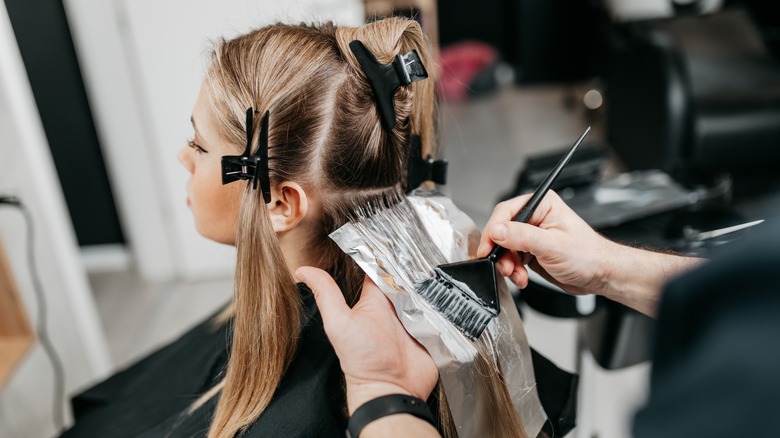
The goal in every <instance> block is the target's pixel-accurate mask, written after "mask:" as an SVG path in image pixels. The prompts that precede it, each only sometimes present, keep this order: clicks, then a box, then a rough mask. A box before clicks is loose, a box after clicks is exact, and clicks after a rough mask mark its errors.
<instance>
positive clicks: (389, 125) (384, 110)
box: [349, 40, 428, 131]
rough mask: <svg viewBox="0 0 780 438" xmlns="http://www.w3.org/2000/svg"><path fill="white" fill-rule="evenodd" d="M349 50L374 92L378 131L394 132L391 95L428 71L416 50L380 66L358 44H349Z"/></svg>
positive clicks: (370, 54)
mask: <svg viewBox="0 0 780 438" xmlns="http://www.w3.org/2000/svg"><path fill="white" fill-rule="evenodd" d="M349 48H350V50H352V53H354V54H355V58H357V60H358V63H360V68H361V69H362V70H363V73H364V74H365V75H366V78H368V82H369V84H371V89H372V90H374V95H375V98H376V104H377V107H378V108H379V115H380V116H381V117H380V118H381V119H382V127H384V129H385V130H386V131H390V130H392V129H393V128H395V105H393V95H394V94H395V90H397V89H398V87H400V86H402V85H409V84H411V83H412V82H415V81H419V80H422V79H425V78H427V77H428V71H427V70H425V66H424V65H423V63H422V61H421V60H420V55H418V54H417V50H412V51H411V52H409V53H407V54H406V55H401V54H400V53H399V54H398V55H395V60H394V61H393V62H392V63H391V64H380V63H379V62H378V61H377V60H376V58H375V57H374V55H373V54H372V53H371V52H370V51H369V50H368V49H367V48H366V46H365V45H363V43H362V42H361V41H360V40H354V41H352V42H351V43H349Z"/></svg>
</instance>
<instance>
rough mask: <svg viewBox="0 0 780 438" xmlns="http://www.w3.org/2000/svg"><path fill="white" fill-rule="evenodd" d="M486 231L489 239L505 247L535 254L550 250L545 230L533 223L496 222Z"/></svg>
mask: <svg viewBox="0 0 780 438" xmlns="http://www.w3.org/2000/svg"><path fill="white" fill-rule="evenodd" d="M488 233H489V236H490V240H492V241H493V242H495V243H497V244H499V245H501V246H503V247H504V248H506V249H510V250H513V251H519V252H528V253H531V254H533V255H537V256H538V255H540V254H546V253H548V252H549V251H550V241H549V239H548V238H547V236H546V234H547V231H546V230H543V229H541V228H539V227H536V226H534V225H530V224H524V223H521V222H512V221H509V222H498V223H495V224H493V225H492V226H491V227H490V229H489V230H488Z"/></svg>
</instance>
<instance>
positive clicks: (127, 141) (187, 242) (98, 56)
mask: <svg viewBox="0 0 780 438" xmlns="http://www.w3.org/2000/svg"><path fill="white" fill-rule="evenodd" d="M64 3H65V7H66V13H67V15H68V20H69V23H70V26H71V31H72V32H73V33H74V43H75V45H76V49H77V53H78V56H79V61H80V63H81V69H82V72H83V73H84V75H85V78H86V80H85V85H86V87H87V93H88V95H89V98H90V103H91V105H92V108H93V110H94V113H95V115H96V116H95V117H96V119H97V120H96V123H97V128H98V133H99V135H100V138H101V143H102V146H103V148H104V156H105V157H106V159H107V161H108V167H109V176H110V177H111V178H112V185H113V187H114V190H115V192H116V193H115V198H116V199H117V203H118V204H119V210H120V217H121V218H122V225H123V228H124V229H125V230H126V231H127V235H128V240H129V243H130V246H131V249H132V252H133V256H134V257H135V260H136V264H137V266H138V268H139V271H140V272H141V274H142V275H143V276H145V277H146V278H151V279H163V278H169V277H171V276H178V277H183V278H202V277H215V276H228V275H231V273H232V271H233V258H234V255H233V249H232V248H229V247H225V246H222V245H218V244H216V243H213V242H210V241H207V240H205V239H203V238H202V237H200V236H199V235H198V234H197V232H196V231H195V227H194V223H193V220H192V217H191V214H190V212H189V210H188V209H187V207H186V204H185V199H186V195H185V184H186V180H187V173H186V171H185V170H184V169H183V168H182V167H181V165H180V164H179V163H178V162H177V160H176V153H177V151H178V150H179V149H180V148H181V147H182V146H183V145H184V142H185V139H186V138H187V137H190V136H192V132H191V129H192V128H191V127H190V122H189V117H190V114H191V111H192V106H193V104H194V102H195V98H196V96H197V93H198V89H199V88H200V82H201V77H202V74H203V71H204V67H205V62H204V60H205V55H206V54H207V53H208V49H209V47H210V43H211V42H212V41H214V40H216V39H217V38H218V37H230V36H233V35H236V34H238V33H241V32H245V31H247V30H249V29H252V28H255V27H259V26H262V25H265V24H269V23H273V22H276V21H284V22H300V21H322V20H324V19H332V20H334V21H336V22H339V23H345V24H352V25H356V24H360V23H362V22H363V2H362V0H309V1H287V2H280V1H271V0H255V1H250V0H228V1H220V2H214V1H210V0H167V1H165V2H159V1H156V0H112V1H106V0H65V2H64Z"/></svg>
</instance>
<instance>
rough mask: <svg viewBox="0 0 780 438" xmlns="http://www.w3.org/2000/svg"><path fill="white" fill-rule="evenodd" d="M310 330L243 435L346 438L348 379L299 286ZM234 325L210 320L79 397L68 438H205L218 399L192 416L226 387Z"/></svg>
mask: <svg viewBox="0 0 780 438" xmlns="http://www.w3.org/2000/svg"><path fill="white" fill-rule="evenodd" d="M299 289H301V296H302V298H303V307H304V313H305V314H306V317H305V321H306V322H305V326H304V327H303V330H302V332H301V336H300V344H299V347H298V353H297V355H296V357H295V359H294V360H293V362H292V364H291V365H290V368H289V369H288V371H287V373H286V374H285V375H284V377H283V378H282V381H281V385H280V386H279V388H278V389H277V391H276V393H275V394H274V398H273V400H272V401H271V403H270V405H269V406H268V407H267V408H266V410H265V411H264V412H263V414H262V415H261V416H260V417H259V418H258V419H257V421H255V423H254V424H253V425H252V426H251V427H250V429H249V430H248V431H247V432H246V433H245V434H243V435H241V436H242V437H260V436H263V437H314V436H317V437H319V436H333V437H335V436H338V437H343V436H344V431H345V430H346V410H345V405H346V401H345V397H344V384H343V375H342V373H341V369H340V367H339V362H338V358H337V357H336V354H335V353H334V351H333V348H332V347H331V345H330V343H329V342H328V339H327V337H326V336H325V332H324V330H323V328H322V321H321V319H320V315H319V312H318V311H317V306H316V303H315V302H314V297H313V295H312V294H311V291H309V290H308V289H307V288H306V287H305V286H304V285H299ZM229 330H230V324H225V325H223V326H222V327H220V328H215V327H214V325H213V323H212V322H211V319H209V320H206V321H205V322H204V323H202V324H200V325H198V326H197V327H195V328H194V329H192V330H190V331H189V332H187V333H186V334H184V335H183V336H182V337H180V338H179V339H177V340H176V341H174V342H173V343H171V344H170V345H168V346H166V347H163V348H162V349H160V350H158V351H156V352H155V353H153V354H151V355H150V356H148V357H146V358H144V359H142V360H141V361H140V362H138V363H136V364H135V365H132V366H131V367H130V368H128V369H126V370H124V371H122V372H120V373H118V374H115V375H114V376H112V377H110V378H109V379H108V380H106V381H104V382H102V383H100V384H98V385H96V386H94V387H93V388H91V389H88V390H87V391H85V392H84V393H82V394H80V395H78V396H76V397H75V398H74V399H73V410H74V416H75V418H76V423H75V425H74V426H73V427H72V428H71V429H70V430H68V431H66V432H65V433H64V435H63V437H67V438H71V437H90V438H93V437H112V438H120V437H203V436H206V434H207V432H208V429H209V425H210V423H211V418H212V416H213V414H214V410H215V407H216V402H217V398H216V397H214V398H212V399H211V400H210V401H209V402H207V403H206V404H205V405H204V406H203V407H201V408H200V409H198V410H197V411H195V412H194V413H193V414H191V415H186V411H187V409H188V408H189V407H190V405H191V404H192V402H193V401H195V400H196V399H198V397H199V396H200V395H201V394H203V393H204V392H206V391H207V390H208V389H209V388H211V387H212V386H214V384H215V383H217V382H219V380H220V379H221V377H222V376H223V375H224V370H225V366H226V364H227V354H228V337H229V334H230V333H229Z"/></svg>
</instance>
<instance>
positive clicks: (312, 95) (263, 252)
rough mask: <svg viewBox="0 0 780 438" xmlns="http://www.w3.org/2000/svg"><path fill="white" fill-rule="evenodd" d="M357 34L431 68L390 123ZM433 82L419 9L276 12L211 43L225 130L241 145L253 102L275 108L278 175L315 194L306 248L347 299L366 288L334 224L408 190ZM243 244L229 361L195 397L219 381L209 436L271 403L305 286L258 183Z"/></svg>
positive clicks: (233, 429)
mask: <svg viewBox="0 0 780 438" xmlns="http://www.w3.org/2000/svg"><path fill="white" fill-rule="evenodd" d="M355 39H359V40H361V41H362V42H363V43H364V44H365V45H366V47H367V48H368V49H369V50H370V51H371V52H372V53H373V54H374V56H375V57H376V58H377V60H378V61H379V62H381V63H384V64H387V63H390V62H391V61H392V59H393V57H394V56H395V55H396V54H398V53H406V52H408V51H410V50H412V49H416V50H417V51H418V53H419V54H420V56H421V59H422V61H423V63H424V65H425V66H426V67H427V68H428V71H429V74H430V75H431V76H432V77H431V78H429V79H428V80H425V81H420V82H415V83H413V84H411V85H409V86H407V87H401V88H400V89H399V90H398V91H397V92H396V94H395V101H394V104H395V109H396V126H395V128H394V129H393V130H392V131H391V132H387V131H385V130H384V129H383V128H382V126H381V123H380V119H379V114H378V112H377V109H376V104H375V99H374V96H373V93H372V91H371V88H370V85H369V84H368V82H367V81H366V78H365V76H364V75H363V72H362V70H361V69H360V66H359V64H358V62H357V61H356V59H355V58H354V56H353V54H352V52H351V51H350V50H349V47H348V44H349V43H350V42H351V41H352V40H355ZM434 83H435V69H434V64H433V61H432V59H431V56H430V50H429V49H428V45H427V41H426V39H425V36H424V34H423V33H422V31H421V29H420V27H419V25H418V24H417V23H416V22H414V21H411V20H404V19H387V20H382V21H378V22H374V23H370V24H367V25H364V26H361V27H357V28H352V27H335V26H333V25H330V24H324V25H320V26H308V25H283V24H276V25H272V26H268V27H264V28H262V29H258V30H256V31H253V32H250V33H248V34H246V35H242V36H239V37H237V38H235V39H232V40H228V41H221V42H220V43H219V44H218V45H217V46H216V48H215V50H214V53H213V57H212V62H211V65H210V67H209V69H208V71H207V74H206V77H205V80H204V86H205V90H206V93H207V95H208V97H209V99H210V104H211V106H212V114H213V119H214V122H215V126H216V127H217V130H218V132H219V134H220V136H221V138H222V139H224V140H225V141H227V142H228V143H229V144H232V145H235V148H236V151H237V152H239V153H240V151H241V149H242V148H243V143H244V142H245V126H243V125H244V116H243V115H244V113H245V111H246V110H247V108H249V107H252V108H254V109H255V110H256V111H258V112H259V113H264V112H265V111H270V127H269V169H270V178H271V184H272V185H274V184H277V183H279V182H281V181H286V180H287V181H295V182H297V183H298V184H300V185H301V186H302V187H304V190H305V191H306V193H307V195H309V196H314V197H316V198H317V200H318V201H319V204H320V207H321V208H320V209H319V214H320V216H319V217H318V218H317V220H316V221H315V222H316V226H315V228H316V229H315V230H314V231H313V232H312V235H311V238H310V242H309V243H310V244H309V245H307V246H306V248H307V250H308V251H312V252H313V253H314V254H313V256H315V259H316V260H317V264H318V266H319V267H321V268H323V269H325V270H326V271H328V272H329V273H330V274H331V275H332V276H333V277H334V279H335V280H336V282H337V283H338V284H339V286H340V287H341V290H342V291H343V292H344V294H345V296H346V298H347V300H348V301H349V302H354V301H355V299H356V296H357V295H358V294H359V290H360V286H361V284H362V279H363V273H362V272H361V271H360V270H359V268H358V267H357V266H356V265H355V264H354V262H352V261H351V259H349V257H347V256H346V255H344V254H343V253H342V252H341V251H340V250H339V249H338V247H337V246H336V245H335V244H334V243H333V242H332V241H331V240H330V239H329V238H328V234H329V233H330V232H332V231H333V230H335V229H336V228H338V227H339V226H341V225H342V224H344V223H345V222H346V221H347V220H348V217H349V213H350V212H351V211H352V210H353V209H354V208H355V207H356V206H358V205H361V204H363V203H365V202H368V201H370V200H372V199H389V198H392V197H393V196H397V194H398V193H399V192H400V191H401V190H402V187H403V184H404V179H405V174H406V163H407V151H408V146H407V145H408V141H409V138H408V137H409V135H410V134H412V133H414V134H419V135H420V136H421V138H422V142H423V154H424V155H427V154H429V153H430V154H432V153H433V149H434V147H433V146H434V130H435V127H434V114H435V110H434V105H435V103H434V102H435V101H434ZM258 119H259V118H258ZM257 130H258V129H257V127H256V129H255V132H257ZM236 247H237V254H238V255H237V266H236V281H235V296H234V301H233V306H232V308H233V317H232V324H233V325H234V326H233V335H232V346H231V351H230V359H229V362H228V366H227V371H226V374H225V377H224V380H223V381H222V382H221V383H220V384H219V385H217V386H216V387H215V388H213V389H212V391H210V392H209V393H207V394H205V395H204V396H203V397H201V399H200V400H199V401H198V402H196V403H195V405H194V407H195V408H197V407H198V406H200V405H202V404H203V403H204V402H205V401H206V400H208V399H209V398H210V397H212V396H214V395H215V394H216V393H218V392H219V391H221V395H220V398H219V402H218V404H217V408H216V413H215V415H214V419H213V421H212V424H211V428H210V430H209V436H210V437H232V436H235V435H236V434H240V433H241V432H243V431H245V430H246V429H247V428H248V427H249V426H250V425H251V424H252V423H253V422H254V421H255V420H256V419H257V418H258V417H259V416H260V415H261V414H262V413H263V411H264V410H265V409H266V408H267V406H268V405H269V403H270V401H271V399H272V397H273V395H274V392H275V391H276V389H277V387H278V385H279V383H280V381H281V379H282V376H283V375H284V373H285V371H286V370H287V368H288V367H289V365H290V363H291V361H292V360H293V358H294V356H295V353H296V351H297V346H298V335H299V333H300V331H301V324H302V322H301V298H300V292H299V291H298V288H297V287H296V284H295V280H294V278H293V277H292V274H291V273H290V271H289V269H288V268H287V263H286V261H285V255H284V254H283V253H282V250H281V248H280V246H279V242H278V240H277V236H276V234H275V233H274V231H273V228H272V226H271V223H270V218H269V214H268V210H267V208H266V206H265V204H264V202H263V200H262V195H261V194H260V193H259V191H257V190H252V189H251V185H250V186H248V187H247V189H246V190H245V192H244V195H243V200H242V205H241V211H240V213H239V224H238V231H237V236H236Z"/></svg>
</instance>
